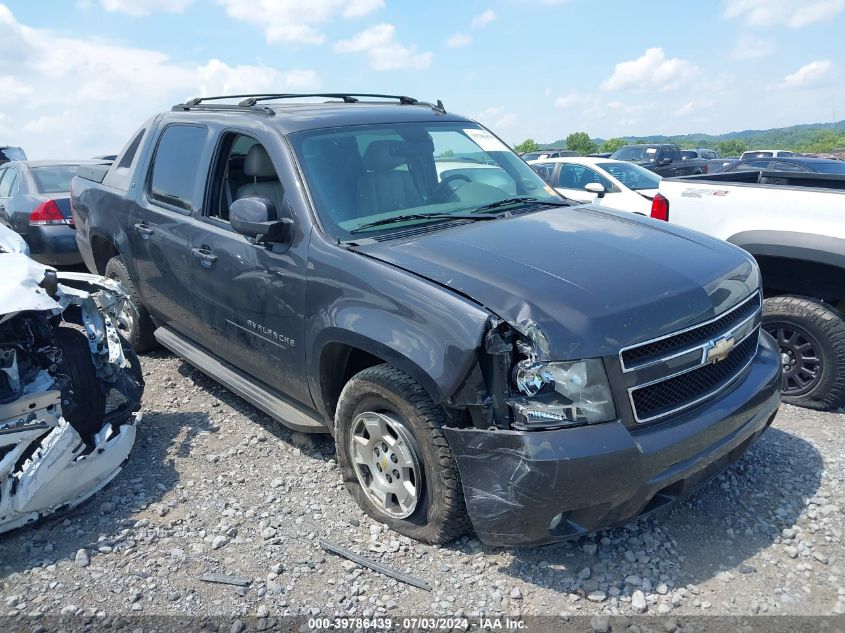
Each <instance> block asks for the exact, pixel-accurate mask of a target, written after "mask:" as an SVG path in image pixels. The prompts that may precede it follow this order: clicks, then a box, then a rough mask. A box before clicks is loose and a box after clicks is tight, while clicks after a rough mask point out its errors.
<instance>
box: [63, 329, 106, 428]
mask: <svg viewBox="0 0 845 633" xmlns="http://www.w3.org/2000/svg"><path fill="white" fill-rule="evenodd" d="M55 341H56V346H57V347H58V348H59V349H60V350H61V352H62V360H61V362H60V363H59V365H58V371H59V372H60V373H62V374H64V375H66V376H67V377H68V378H69V379H70V384H71V389H72V390H73V403H74V405H73V406H72V407H70V408H68V409H67V410H64V411H63V412H62V415H63V416H64V418H65V419H66V420H67V421H68V422H69V423H70V425H71V426H72V427H73V428H74V429H76V432H77V433H79V435H80V436H81V437H82V439H83V440H84V441H85V442H88V443H92V442H93V438H94V435H95V434H97V433H98V432H99V431H100V429H102V428H103V424H104V422H105V415H106V395H105V393H103V388H102V385H101V384H100V380H99V378H97V370H96V368H95V367H94V361H93V359H92V358H91V347H90V346H89V345H88V338H87V337H86V336H85V334H84V333H82V332H81V331H80V330H76V329H73V328H69V327H58V328H56V335H55Z"/></svg>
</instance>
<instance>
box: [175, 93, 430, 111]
mask: <svg viewBox="0 0 845 633" xmlns="http://www.w3.org/2000/svg"><path fill="white" fill-rule="evenodd" d="M300 97H325V98H327V99H341V100H342V101H343V103H359V102H360V99H359V97H364V98H367V97H369V98H376V99H395V100H397V101H398V102H399V105H419V106H425V107H428V108H431V109H432V110H437V111H438V112H442V113H443V114H445V113H446V109H445V108H444V107H443V102H442V101H441V100H440V99H438V100H437V103H428V102H426V101H418V100H417V99H414V98H413V97H407V96H403V95H383V94H375V93H341V92H311V93H291V92H280V93H259V94H241V95H220V96H216V97H195V98H194V99H190V100H188V101H186V102H185V103H178V104H176V105H175V106H173V108H172V109H173V110H190V109H192V108H197V109H201V108H202V109H205V108H208V109H219V110H238V109H242V108H251V109H253V110H256V111H259V112H262V113H264V114H268V115H269V116H273V115H274V114H275V112H274V111H273V110H272V108H268V107H266V106H259V105H258V103H259V102H260V101H274V100H277V99H298V98H300ZM222 99H242V101H239V102H238V104H237V105H233V104H222V103H221V104H209V103H206V102H207V101H219V100H222Z"/></svg>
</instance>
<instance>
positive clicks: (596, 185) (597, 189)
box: [584, 182, 606, 198]
mask: <svg viewBox="0 0 845 633" xmlns="http://www.w3.org/2000/svg"><path fill="white" fill-rule="evenodd" d="M584 191H589V192H590V193H594V194H596V195H597V196H598V197H599V198H604V194H605V193H606V191H605V188H604V185H603V184H601V183H600V182H588V183H587V184H586V185H585V186H584Z"/></svg>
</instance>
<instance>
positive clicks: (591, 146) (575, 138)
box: [566, 132, 598, 156]
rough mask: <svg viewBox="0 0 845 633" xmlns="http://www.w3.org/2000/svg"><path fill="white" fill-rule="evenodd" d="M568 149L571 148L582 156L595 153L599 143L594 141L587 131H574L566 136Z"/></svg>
mask: <svg viewBox="0 0 845 633" xmlns="http://www.w3.org/2000/svg"><path fill="white" fill-rule="evenodd" d="M566 149H571V150H574V151H576V152H578V153H579V154H581V156H586V155H587V154H593V153H595V152H596V151H597V150H598V145H596V144H595V143H593V141H592V139H591V138H590V135H589V134H587V133H586V132H573V133H572V134H570V135H569V136H567V137H566Z"/></svg>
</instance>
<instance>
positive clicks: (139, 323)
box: [106, 257, 159, 353]
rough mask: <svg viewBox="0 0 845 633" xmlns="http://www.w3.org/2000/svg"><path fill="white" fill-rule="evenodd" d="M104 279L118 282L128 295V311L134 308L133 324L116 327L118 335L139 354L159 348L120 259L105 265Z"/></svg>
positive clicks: (116, 258) (151, 322)
mask: <svg viewBox="0 0 845 633" xmlns="http://www.w3.org/2000/svg"><path fill="white" fill-rule="evenodd" d="M106 277H108V278H109V279H114V280H115V281H119V282H120V284H121V285H122V286H123V287H124V288H125V289H126V292H127V293H128V295H129V301H130V302H131V303H132V306H131V307H129V308H128V309H130V310H132V309H133V308H134V312H135V316H134V319H133V322H132V324H131V325H129V326H125V325H123V324H120V325H118V329H119V330H120V333H121V334H122V335H123V338H125V339H126V340H127V341H129V344H130V345H132V348H133V349H134V350H135V351H136V352H139V353H142V352H149V351H151V350H154V349H157V348H158V347H159V345H158V341H156V339H155V336H154V335H153V332H155V329H156V326H155V323H153V319H152V317H151V316H150V313H149V312H148V311H147V308H146V307H144V303H143V302H142V301H141V296H140V295H139V294H138V290H137V288H135V284H133V283H132V279H131V278H130V277H129V271H128V270H126V264H124V263H123V260H122V259H121V258H120V257H112V258H111V259H110V260H109V261H108V263H107V264H106Z"/></svg>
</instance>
